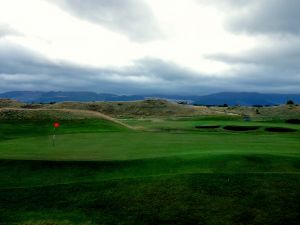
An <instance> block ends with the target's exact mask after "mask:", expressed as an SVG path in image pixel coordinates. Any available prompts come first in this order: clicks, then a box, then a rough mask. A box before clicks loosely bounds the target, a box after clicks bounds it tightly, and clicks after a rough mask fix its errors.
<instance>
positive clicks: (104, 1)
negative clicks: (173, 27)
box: [49, 0, 162, 42]
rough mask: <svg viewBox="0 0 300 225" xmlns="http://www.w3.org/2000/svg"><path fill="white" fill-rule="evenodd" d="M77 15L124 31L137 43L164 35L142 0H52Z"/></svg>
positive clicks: (115, 29)
mask: <svg viewBox="0 0 300 225" xmlns="http://www.w3.org/2000/svg"><path fill="white" fill-rule="evenodd" d="M49 2H51V3H52V2H53V3H55V4H57V5H58V6H60V7H61V8H62V9H63V10H66V11H68V12H70V13H72V14H73V15H75V16H77V17H79V18H83V19H86V20H88V21H90V22H93V23H96V24H101V25H104V26H106V27H108V28H109V29H112V30H114V31H118V32H121V33H123V34H125V35H126V36H128V37H129V38H130V39H132V40H133V41H138V42H143V41H149V40H153V39H157V38H160V37H161V36H162V33H161V31H160V29H159V27H158V24H157V22H156V20H155V18H154V15H153V14H152V12H151V10H150V8H149V7H148V6H147V4H146V3H145V2H143V1H142V0H109V1H108V0H51V1H50V0H49Z"/></svg>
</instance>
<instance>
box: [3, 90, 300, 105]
mask: <svg viewBox="0 0 300 225" xmlns="http://www.w3.org/2000/svg"><path fill="white" fill-rule="evenodd" d="M0 98H9V99H14V100H18V101H21V102H25V103H49V102H65V101H78V102H92V101H136V100H145V99H148V98H161V99H168V100H173V101H186V102H187V103H193V104H199V105H223V104H227V105H231V106H232V105H244V106H251V105H279V104H285V103H286V102H287V100H290V99H291V100H293V101H294V102H295V103H300V94H261V93H255V92H253V93H252V92H223V93H216V94H210V95H204V96H195V95H193V96H181V95H163V94H155V95H115V94H107V93H95V92H65V91H57V92H53V91H52V92H42V91H12V92H5V93H2V94H0Z"/></svg>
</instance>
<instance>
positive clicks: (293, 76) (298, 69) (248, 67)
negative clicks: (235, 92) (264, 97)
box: [208, 41, 300, 92]
mask: <svg viewBox="0 0 300 225" xmlns="http://www.w3.org/2000/svg"><path fill="white" fill-rule="evenodd" d="M208 58H209V59H212V60H216V61H221V62H224V63H226V64H230V65H232V66H233V68H235V69H234V70H233V71H232V73H233V74H236V75H237V76H238V77H239V78H238V83H239V84H240V86H241V87H243V86H248V87H249V88H251V89H253V88H256V89H261V90H264V91H267V90H269V89H270V90H278V91H285V92H288V91H291V92H299V90H300V41H291V42H289V43H278V42H276V41H275V42H274V43H269V44H266V46H265V47H260V48H255V49H252V50H250V51H246V52H243V53H240V54H235V55H233V54H214V55H210V56H208Z"/></svg>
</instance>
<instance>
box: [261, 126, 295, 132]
mask: <svg viewBox="0 0 300 225" xmlns="http://www.w3.org/2000/svg"><path fill="white" fill-rule="evenodd" d="M265 131H269V132H296V131H297V130H296V129H293V128H288V127H267V128H265Z"/></svg>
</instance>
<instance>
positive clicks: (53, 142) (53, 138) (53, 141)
mask: <svg viewBox="0 0 300 225" xmlns="http://www.w3.org/2000/svg"><path fill="white" fill-rule="evenodd" d="M52 146H53V147H54V146H55V127H54V129H53V136H52Z"/></svg>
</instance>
